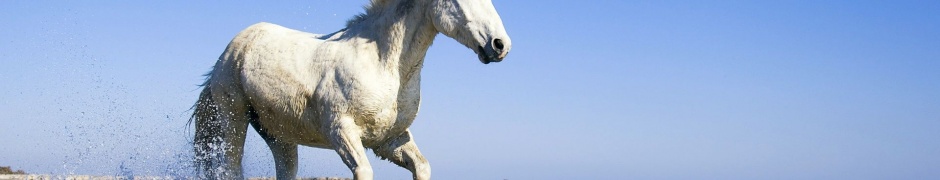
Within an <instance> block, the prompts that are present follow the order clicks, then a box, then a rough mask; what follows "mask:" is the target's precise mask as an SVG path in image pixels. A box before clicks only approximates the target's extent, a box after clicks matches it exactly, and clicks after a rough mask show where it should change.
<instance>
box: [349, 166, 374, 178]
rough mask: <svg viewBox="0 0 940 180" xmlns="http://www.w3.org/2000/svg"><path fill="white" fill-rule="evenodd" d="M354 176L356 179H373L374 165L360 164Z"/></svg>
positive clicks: (354, 171)
mask: <svg viewBox="0 0 940 180" xmlns="http://www.w3.org/2000/svg"><path fill="white" fill-rule="evenodd" d="M353 176H354V178H356V180H366V179H367V180H372V167H371V166H359V167H356V168H355V169H354V170H353Z"/></svg>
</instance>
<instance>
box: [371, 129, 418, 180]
mask: <svg viewBox="0 0 940 180" xmlns="http://www.w3.org/2000/svg"><path fill="white" fill-rule="evenodd" d="M374 152H375V154H376V155H378V156H379V157H382V158H383V159H388V160H389V161H392V163H395V164H397V165H398V166H401V167H403V168H406V169H408V170H410V171H411V173H412V174H413V175H414V176H413V177H414V179H415V180H427V179H431V165H430V164H428V160H426V159H424V156H423V155H421V151H418V146H417V145H415V141H414V139H412V138H411V132H410V131H408V130H406V131H405V133H402V134H401V135H399V136H398V137H395V138H393V139H391V140H389V141H388V142H386V143H385V145H382V146H380V147H379V148H376V149H374Z"/></svg>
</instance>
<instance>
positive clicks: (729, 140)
mask: <svg viewBox="0 0 940 180" xmlns="http://www.w3.org/2000/svg"><path fill="white" fill-rule="evenodd" d="M364 3H366V1H365V0H360V1H336V0H313V1H280V2H227V3H224V4H223V3H216V2H199V3H190V2H177V1H174V2H74V1H69V2H58V1H0V17H3V18H0V24H4V25H3V28H0V34H2V36H0V37H2V38H0V61H2V64H3V65H2V66H0V84H4V85H3V88H0V109H2V111H0V112H3V113H0V119H2V122H3V125H2V126H0V127H2V129H3V130H2V131H0V137H3V138H2V142H0V143H2V144H3V146H0V165H5V166H13V167H14V168H17V169H24V170H26V171H28V172H34V173H53V174H69V173H77V174H106V175H107V174H140V175H143V174H150V175H166V174H173V173H175V172H174V171H175V170H178V169H181V168H178V167H179V166H181V165H183V164H185V163H181V162H185V161H188V159H187V157H186V156H187V155H188V154H187V153H188V151H189V149H188V146H187V144H186V143H187V140H188V139H190V137H189V136H190V135H189V134H190V133H191V131H190V130H188V129H187V128H189V127H188V126H186V124H185V123H186V120H187V118H188V114H189V113H190V112H189V111H188V108H189V107H190V106H191V105H192V103H193V102H195V100H196V96H197V95H198V87H197V86H196V85H197V84H200V83H201V82H202V81H203V77H202V76H201V75H202V74H204V73H205V72H207V71H208V70H209V68H210V67H211V65H212V64H213V63H214V61H215V59H216V58H217V57H218V56H219V54H220V53H221V52H222V50H223V48H224V47H225V45H226V44H227V43H228V41H229V40H230V39H231V38H232V37H233V36H234V35H235V34H236V33H237V32H239V31H240V30H242V29H243V28H245V27H247V26H249V25H251V24H253V23H256V22H260V21H266V22H272V23H276V24H280V25H283V26H286V27H290V28H295V29H301V30H305V31H310V32H318V33H329V32H333V31H335V30H337V29H340V28H342V26H343V24H344V23H345V21H346V20H347V19H348V18H349V17H351V16H353V15H355V14H357V13H359V12H361V11H362V10H361V8H360V7H361V5H362V4H364ZM494 4H495V5H496V7H497V10H498V11H499V12H500V15H501V16H502V18H503V22H504V24H505V26H506V28H507V31H508V32H509V34H510V36H511V37H512V40H513V51H512V52H511V53H510V54H509V56H508V58H507V59H506V60H505V61H504V62H501V63H496V64H489V65H483V64H481V63H480V62H479V61H478V60H476V55H474V54H473V53H472V51H470V50H469V49H466V48H464V47H463V46H461V45H460V44H458V43H456V42H455V41H454V40H452V39H450V38H447V37H445V36H438V38H437V39H436V41H435V44H434V45H433V46H432V48H431V49H430V50H429V52H428V55H427V58H426V61H425V69H424V72H423V78H422V80H423V82H422V85H423V87H422V88H423V89H422V93H423V98H422V101H423V104H422V109H421V112H420V114H419V116H418V119H417V120H416V122H415V124H414V125H413V126H412V131H413V133H414V135H415V139H416V140H417V142H418V145H419V146H420V148H421V150H422V152H423V153H424V154H425V156H426V157H427V158H428V159H429V160H430V162H431V164H432V167H433V173H432V174H433V177H435V178H436V179H935V178H938V177H940V172H938V171H936V167H940V138H937V137H940V71H938V69H940V16H938V15H937V12H940V2H938V1H891V2H882V1H825V2H815V1H813V2H807V1H783V2H767V1H720V2H706V1H553V0H550V1H508V0H496V1H494ZM249 134H250V137H249V142H248V147H246V151H247V153H248V154H247V155H246V159H245V160H246V171H247V172H246V174H247V175H248V176H272V175H273V174H274V173H273V169H274V167H273V165H272V164H273V163H272V162H271V161H272V160H271V158H270V153H269V152H268V150H267V148H266V147H265V146H264V145H263V144H264V143H262V142H261V141H260V138H258V136H257V135H256V134H255V133H254V132H250V133H249ZM300 156H301V158H302V160H301V162H300V165H301V167H300V175H303V176H347V177H350V176H351V175H350V173H349V172H348V170H346V168H345V166H344V165H343V164H342V162H341V161H340V160H339V157H338V156H336V155H335V153H333V152H332V151H330V150H324V149H314V148H301V153H300ZM371 161H372V164H373V165H374V166H375V169H376V174H377V176H379V177H382V179H408V178H410V175H409V174H408V172H407V171H406V170H404V169H401V168H397V167H396V166H394V165H392V164H391V163H387V162H385V161H380V160H378V159H375V158H373V159H372V160H371Z"/></svg>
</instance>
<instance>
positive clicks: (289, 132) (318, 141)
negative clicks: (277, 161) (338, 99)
mask: <svg viewBox="0 0 940 180" xmlns="http://www.w3.org/2000/svg"><path fill="white" fill-rule="evenodd" d="M259 116H261V117H259V119H258V122H257V123H256V124H257V125H258V126H260V127H259V131H258V133H259V134H261V135H262V136H268V137H273V138H275V139H277V140H278V141H285V142H290V143H295V144H300V145H305V146H311V147H320V148H329V146H330V143H329V141H327V137H326V135H325V133H323V132H320V130H319V129H320V128H319V125H318V124H317V123H316V122H308V120H303V119H302V118H294V117H284V116H283V115H282V116H277V115H273V114H268V115H267V116H266V115H264V114H259ZM265 116H266V117H265Z"/></svg>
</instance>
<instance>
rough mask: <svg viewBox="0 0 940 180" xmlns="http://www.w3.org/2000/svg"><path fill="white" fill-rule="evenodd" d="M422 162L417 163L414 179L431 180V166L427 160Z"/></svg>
mask: <svg viewBox="0 0 940 180" xmlns="http://www.w3.org/2000/svg"><path fill="white" fill-rule="evenodd" d="M421 160H422V162H420V163H419V162H415V168H414V172H412V173H413V174H414V179H415V180H428V179H431V165H430V164H428V161H427V160H424V159H421Z"/></svg>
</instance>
